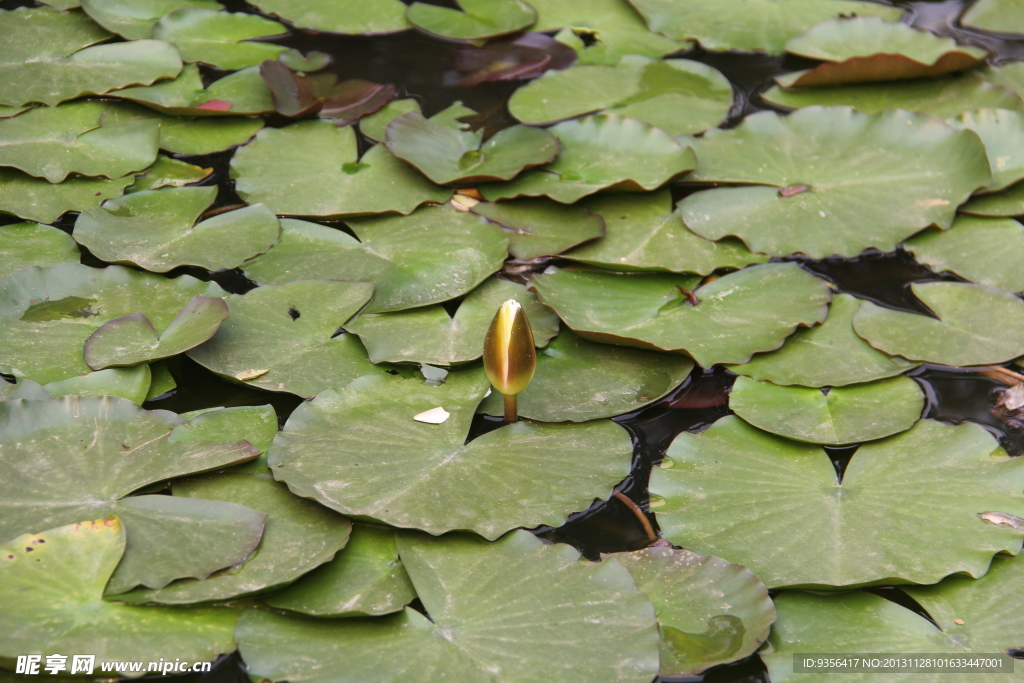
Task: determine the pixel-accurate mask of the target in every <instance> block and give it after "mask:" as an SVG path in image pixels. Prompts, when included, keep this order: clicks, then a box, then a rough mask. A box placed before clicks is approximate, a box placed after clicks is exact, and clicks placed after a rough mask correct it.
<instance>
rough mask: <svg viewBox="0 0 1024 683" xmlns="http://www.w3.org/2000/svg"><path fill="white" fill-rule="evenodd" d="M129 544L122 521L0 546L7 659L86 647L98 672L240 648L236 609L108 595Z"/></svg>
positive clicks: (0, 650)
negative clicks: (152, 603) (175, 606)
mask: <svg viewBox="0 0 1024 683" xmlns="http://www.w3.org/2000/svg"><path fill="white" fill-rule="evenodd" d="M124 550H125V533H124V528H123V527H122V526H121V523H120V522H119V521H118V520H117V519H101V520H96V521H92V522H80V523H76V524H69V525H67V526H62V527H59V528H56V529H50V530H48V531H44V532H43V533H40V534H34V535H33V534H25V535H24V536H20V537H18V538H16V539H14V540H13V541H11V542H9V543H7V544H5V545H4V546H0V553H2V557H3V562H2V564H0V577H2V580H0V603H3V604H4V606H5V608H4V610H3V611H2V612H0V657H3V658H4V659H5V660H7V661H12V660H13V659H14V658H15V657H16V656H18V655H24V654H26V653H38V654H41V655H48V654H53V653H54V652H66V653H85V652H87V653H91V654H95V655H96V669H95V670H96V671H97V672H98V671H99V670H100V668H101V667H102V665H103V663H105V662H113V663H121V662H123V661H126V660H127V661H149V660H150V659H151V658H152V657H153V656H154V655H155V654H156V653H159V654H160V655H163V657H164V658H167V657H170V658H172V659H171V661H174V659H175V658H181V659H185V660H187V661H206V660H213V659H216V658H217V656H218V655H221V654H224V653H227V652H231V651H232V650H234V648H235V640H234V633H233V631H234V628H235V623H236V622H237V621H238V611H237V610H234V609H226V608H223V607H202V608H188V609H181V610H168V609H163V608H142V607H130V606H128V605H119V604H117V603H113V602H106V601H104V599H103V587H104V586H105V585H106V583H107V579H108V578H110V575H111V573H112V572H113V571H114V567H116V566H117V563H118V561H119V560H120V559H121V553H122V552H124ZM70 663H71V662H70V661H68V662H67V664H70Z"/></svg>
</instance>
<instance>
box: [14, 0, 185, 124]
mask: <svg viewBox="0 0 1024 683" xmlns="http://www.w3.org/2000/svg"><path fill="white" fill-rule="evenodd" d="M0 34H2V35H4V36H7V38H8V39H7V40H5V41H4V43H3V44H2V45H0V104H7V105H12V106H18V105H21V104H25V103H27V102H42V103H43V104H46V105H49V106H53V105H55V104H57V103H58V102H63V101H65V100H70V99H74V98H76V97H79V96H81V95H102V94H103V93H105V92H108V91H110V90H114V89H115V88H123V87H125V86H127V85H134V84H144V85H148V84H150V83H152V82H153V81H156V80H159V79H161V78H174V77H175V76H177V75H178V72H180V71H181V58H180V57H179V56H178V51H177V50H175V49H174V46H173V45H171V44H170V43H165V42H163V41H161V40H135V41H131V42H127V43H111V44H109V45H95V43H99V42H102V41H104V40H106V39H107V38H109V37H110V34H109V33H107V32H106V31H104V30H103V29H101V28H100V27H99V26H97V25H96V24H94V23H93V22H92V21H91V20H90V19H89V17H87V16H86V15H85V14H83V13H82V12H80V11H78V10H72V11H70V12H57V11H54V10H52V9H50V8H48V7H38V8H35V9H26V8H19V9H16V10H13V11H10V12H4V13H3V14H0ZM90 45H92V46H93V47H89V46H90Z"/></svg>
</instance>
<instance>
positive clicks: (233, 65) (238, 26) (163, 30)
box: [153, 8, 288, 71]
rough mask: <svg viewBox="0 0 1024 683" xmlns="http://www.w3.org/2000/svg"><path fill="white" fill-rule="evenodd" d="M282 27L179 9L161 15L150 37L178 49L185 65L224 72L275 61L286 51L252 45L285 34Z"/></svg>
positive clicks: (249, 16) (212, 12)
mask: <svg viewBox="0 0 1024 683" xmlns="http://www.w3.org/2000/svg"><path fill="white" fill-rule="evenodd" d="M287 32H288V29H286V28H285V27H284V26H283V25H281V24H279V23H277V22H276V21H271V20H270V19H265V18H263V17H261V16H258V15H255V14H245V13H242V12H239V13H237V14H232V13H229V12H219V11H217V10H212V9H202V8H189V9H180V10H177V11H174V12H172V13H170V14H167V15H165V16H164V17H163V18H162V19H160V21H158V22H156V25H155V26H153V37H154V38H156V39H157V40H166V41H167V42H168V43H172V44H173V45H174V46H175V47H177V48H178V52H180V53H181V58H182V59H183V60H184V61H186V62H202V63H204V64H210V65H212V66H215V67H217V68H218V69H222V70H224V71H235V70H237V69H245V68H246V67H250V66H257V65H259V64H260V63H261V62H263V60H265V59H277V58H278V56H279V55H280V54H281V53H282V52H284V51H285V50H287V49H288V48H286V47H284V46H283V45H274V44H273V43H259V42H253V41H251V40H250V39H251V38H269V37H271V36H278V35H281V34H284V33H287Z"/></svg>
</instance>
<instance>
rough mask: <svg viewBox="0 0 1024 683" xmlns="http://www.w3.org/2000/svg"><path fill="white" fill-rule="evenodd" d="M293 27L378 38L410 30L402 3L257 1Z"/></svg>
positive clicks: (393, 0)
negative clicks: (379, 35) (376, 35)
mask: <svg viewBox="0 0 1024 683" xmlns="http://www.w3.org/2000/svg"><path fill="white" fill-rule="evenodd" d="M253 4H254V5H256V6H257V7H259V8H260V9H261V10H263V11H264V12H267V13H269V14H274V15H276V16H277V17H279V18H281V19H284V20H285V21H287V22H289V23H290V24H292V25H293V26H295V27H297V28H303V29H311V30H313V31H327V32H328V33H347V34H363V35H375V34H380V33H395V32H396V31H404V30H405V29H407V28H409V27H410V25H409V22H408V21H407V20H406V18H405V11H406V9H405V5H404V4H403V3H402V2H401V1H400V0H256V2H254V3H253Z"/></svg>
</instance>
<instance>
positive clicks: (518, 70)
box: [454, 33, 576, 88]
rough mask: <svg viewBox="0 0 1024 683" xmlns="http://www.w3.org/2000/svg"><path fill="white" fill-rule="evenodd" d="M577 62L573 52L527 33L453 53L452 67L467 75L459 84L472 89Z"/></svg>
mask: <svg viewBox="0 0 1024 683" xmlns="http://www.w3.org/2000/svg"><path fill="white" fill-rule="evenodd" d="M574 61H576V51H575V50H573V49H572V48H571V47H569V46H568V45H564V44H562V43H560V42H558V41H557V40H555V39H554V38H551V37H550V36H547V35H545V34H543V33H526V34H524V35H521V36H517V37H515V38H507V39H505V40H489V41H487V43H486V44H485V45H482V46H480V47H477V46H466V47H463V48H462V49H460V50H459V51H458V52H456V53H455V60H454V66H455V68H456V69H458V70H459V71H461V72H463V73H464V74H466V76H464V77H463V78H462V80H460V81H459V85H461V86H462V87H464V88H472V87H473V86H476V85H480V84H481V83H488V82H491V81H515V80H520V79H525V78H536V77H537V76H540V75H541V74H543V73H544V72H545V71H548V70H549V69H564V68H565V67H567V66H569V65H570V64H572V63H573V62H574Z"/></svg>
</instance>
